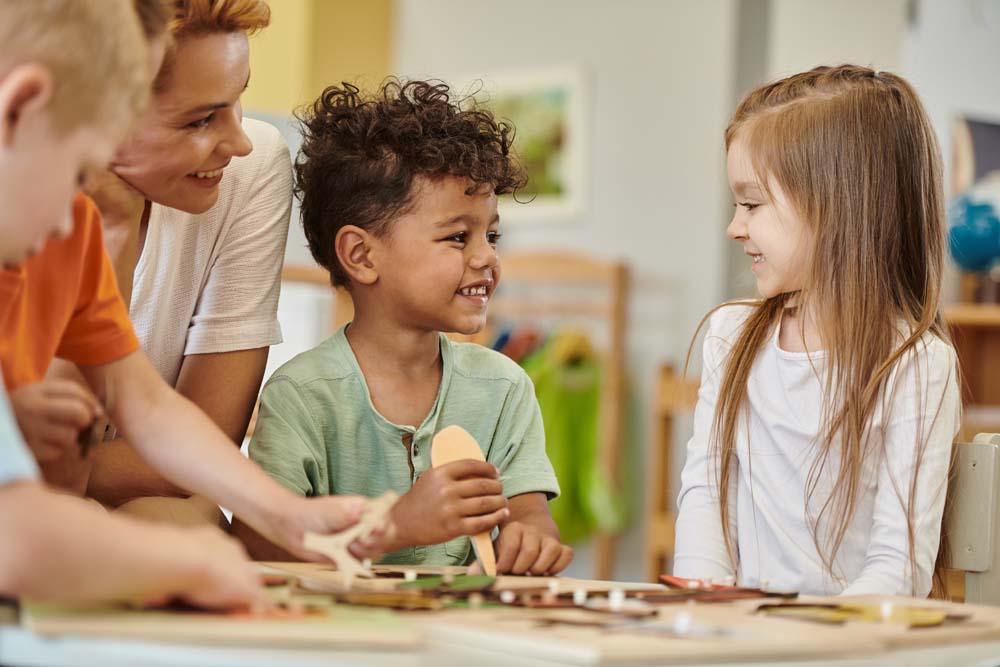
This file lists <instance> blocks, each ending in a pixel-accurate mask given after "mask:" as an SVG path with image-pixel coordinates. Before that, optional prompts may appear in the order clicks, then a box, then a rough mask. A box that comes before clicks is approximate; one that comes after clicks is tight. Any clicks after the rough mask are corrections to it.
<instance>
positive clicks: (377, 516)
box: [302, 491, 399, 579]
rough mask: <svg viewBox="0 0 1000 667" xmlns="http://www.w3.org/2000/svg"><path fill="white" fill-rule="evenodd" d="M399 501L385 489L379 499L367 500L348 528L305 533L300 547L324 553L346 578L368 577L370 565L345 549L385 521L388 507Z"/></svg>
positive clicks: (370, 573)
mask: <svg viewBox="0 0 1000 667" xmlns="http://www.w3.org/2000/svg"><path fill="white" fill-rule="evenodd" d="M397 500H399V495H397V494H396V493H395V492H394V491H386V492H385V493H383V494H382V495H381V496H379V497H378V498H375V499H374V500H371V501H369V502H368V505H367V506H366V507H365V510H364V513H363V514H362V515H361V519H360V520H359V521H358V522H357V523H356V524H354V525H353V526H351V527H350V528H348V529H347V530H342V531H341V532H339V533H336V534H334V535H321V534H319V533H306V534H305V536H304V538H303V540H302V546H304V547H305V548H306V549H308V550H310V551H315V552H316V553H319V554H323V555H324V556H326V557H327V558H329V559H330V560H332V561H333V562H334V563H336V564H337V569H338V570H340V571H341V572H343V573H344V574H346V575H347V576H349V577H364V578H366V579H367V578H371V577H373V576H374V575H373V574H372V571H371V564H366V565H362V564H361V563H359V562H358V560H357V559H356V558H355V557H354V556H352V555H351V552H350V551H348V550H347V547H348V546H350V544H351V542H353V541H354V540H357V539H361V538H365V537H368V536H369V535H371V533H372V531H374V530H375V529H376V528H378V527H379V525H381V524H382V523H383V522H384V521H385V517H386V515H387V514H388V513H389V510H390V509H392V506H393V505H395V504H396V501H397Z"/></svg>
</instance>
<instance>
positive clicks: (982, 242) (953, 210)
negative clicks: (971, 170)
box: [948, 196, 1000, 271]
mask: <svg viewBox="0 0 1000 667" xmlns="http://www.w3.org/2000/svg"><path fill="white" fill-rule="evenodd" d="M948 218H949V220H950V222H951V228H950V229H949V230H948V245H949V246H950V248H951V256H952V257H953V258H954V259H955V263H957V264H958V265H959V266H960V267H962V268H963V269H965V270H966V271H986V270H987V269H989V268H990V267H991V266H993V263H994V262H995V261H996V260H997V259H1000V217H998V216H997V212H996V209H994V208H993V205H992V204H989V203H986V202H981V201H979V202H975V201H973V200H972V199H970V198H969V197H967V196H962V197H959V198H958V199H956V200H955V201H954V202H952V205H951V206H950V207H949V209H948Z"/></svg>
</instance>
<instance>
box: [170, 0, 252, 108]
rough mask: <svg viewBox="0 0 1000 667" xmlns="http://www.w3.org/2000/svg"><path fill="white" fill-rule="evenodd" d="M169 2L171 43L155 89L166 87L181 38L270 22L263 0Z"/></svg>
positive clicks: (247, 29)
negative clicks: (171, 7)
mask: <svg viewBox="0 0 1000 667" xmlns="http://www.w3.org/2000/svg"><path fill="white" fill-rule="evenodd" d="M170 4H171V5H172V6H173V9H172V12H171V17H170V22H169V23H168V24H167V29H168V30H169V31H170V34H171V36H172V37H173V43H172V44H171V45H170V47H169V48H168V49H167V53H166V56H165V57H164V59H163V65H162V67H160V72H159V74H157V76H156V82H155V83H154V86H153V87H154V89H155V90H162V89H163V88H165V87H166V85H167V81H168V80H169V77H170V72H171V70H172V69H173V68H172V65H173V56H174V53H175V50H176V45H177V44H178V43H180V42H182V41H183V40H184V39H187V38H191V37H200V36H202V35H211V34H214V33H230V32H244V33H247V34H248V35H252V34H254V33H256V32H258V31H260V30H263V29H264V28H266V27H267V26H268V24H269V23H270V22H271V8H270V7H268V4H267V2H265V1H264V0H171V3H170Z"/></svg>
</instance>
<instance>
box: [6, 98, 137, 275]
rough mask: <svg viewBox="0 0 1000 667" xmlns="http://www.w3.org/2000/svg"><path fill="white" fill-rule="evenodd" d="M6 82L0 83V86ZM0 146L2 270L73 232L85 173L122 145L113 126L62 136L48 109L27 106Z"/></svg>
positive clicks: (97, 167)
mask: <svg viewBox="0 0 1000 667" xmlns="http://www.w3.org/2000/svg"><path fill="white" fill-rule="evenodd" d="M2 85H3V82H2V81H0V86H2ZM15 117H16V119H17V120H16V122H13V121H8V124H7V125H5V130H6V131H5V141H3V142H0V202H2V203H3V205H2V206H0V266H2V267H4V268H11V267H13V266H16V265H17V264H19V263H20V262H22V261H24V260H25V259H26V258H28V257H29V256H30V255H32V254H35V253H37V252H38V251H40V250H41V249H42V247H43V246H44V245H45V242H46V241H47V240H48V239H49V238H52V237H63V236H66V235H68V234H69V233H70V232H71V231H72V229H73V220H72V204H73V197H74V195H75V194H76V191H77V190H78V189H79V188H80V185H81V184H82V182H83V180H84V179H85V177H86V174H87V173H88V172H90V171H92V170H100V169H103V168H104V167H105V165H107V163H108V161H109V160H110V159H111V155H112V154H113V152H114V149H115V146H116V145H117V143H118V141H120V139H121V136H120V133H119V130H117V129H113V128H112V127H111V126H110V124H109V123H95V124H91V125H84V126H81V127H78V128H75V129H73V130H70V131H69V132H58V131H56V130H55V128H54V127H53V124H52V116H51V109H50V108H48V107H47V106H46V105H41V106H39V107H37V108H36V107H33V106H32V105H27V106H26V107H24V108H23V109H22V110H21V111H20V113H17V114H16V116H15Z"/></svg>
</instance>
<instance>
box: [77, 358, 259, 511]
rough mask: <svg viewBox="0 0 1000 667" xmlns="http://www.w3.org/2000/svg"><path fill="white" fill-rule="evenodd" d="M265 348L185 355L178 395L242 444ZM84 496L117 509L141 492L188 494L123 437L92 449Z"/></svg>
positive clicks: (146, 493) (150, 494) (144, 494)
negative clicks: (148, 461) (91, 459)
mask: <svg viewBox="0 0 1000 667" xmlns="http://www.w3.org/2000/svg"><path fill="white" fill-rule="evenodd" d="M267 355H268V348H266V347H263V348H257V349H254V350H240V351H237V352H219V353H214V354H194V355H189V356H187V357H185V358H184V361H183V363H182V365H181V371H180V375H179V376H178V378H177V393H179V394H180V395H182V396H184V397H185V398H187V399H189V400H190V401H191V402H192V403H194V404H195V405H196V406H198V408H200V409H201V410H202V411H203V412H204V413H205V414H206V415H207V416H208V417H209V418H210V419H211V420H212V421H213V422H215V424H216V425H217V426H218V427H219V428H220V429H221V430H222V432H223V433H225V434H226V436H227V437H228V438H229V439H230V440H231V441H232V442H235V443H237V444H238V443H241V442H242V441H243V437H244V436H245V435H246V430H247V425H248V424H249V423H250V415H251V414H252V412H253V406H254V402H255V401H256V398H257V392H258V391H259V390H260V384H261V380H262V379H263V378H264V368H265V366H266V365H267ZM87 495H89V496H91V497H93V498H96V499H97V500H100V501H101V502H102V503H104V504H105V505H110V506H113V507H116V506H118V505H121V504H122V503H125V502H127V501H129V500H131V499H132V498H136V497H140V496H187V495H189V494H188V492H186V491H185V490H184V489H183V488H181V487H178V486H177V485H175V484H172V483H171V482H169V481H168V480H166V479H165V478H164V477H163V476H162V475H160V474H159V473H157V472H156V471H155V470H154V469H153V468H152V467H151V466H150V465H149V464H147V463H146V462H145V461H144V460H143V458H142V457H141V456H140V455H139V453H138V452H137V451H136V449H135V448H134V447H132V446H130V445H129V443H127V442H126V441H125V440H123V439H117V440H112V441H111V442H106V443H103V444H102V445H101V446H100V447H96V448H94V452H93V468H92V470H91V473H90V480H89V483H88V486H87Z"/></svg>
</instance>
